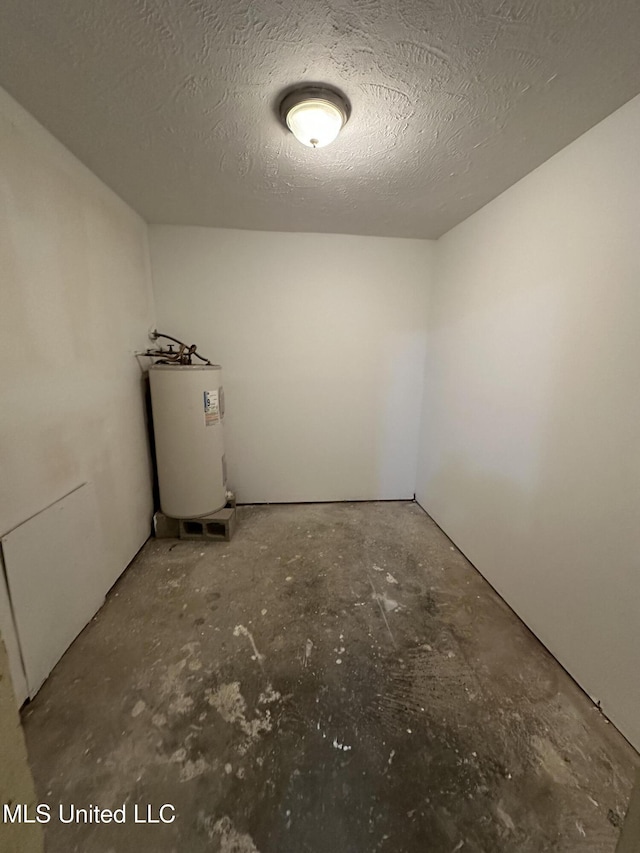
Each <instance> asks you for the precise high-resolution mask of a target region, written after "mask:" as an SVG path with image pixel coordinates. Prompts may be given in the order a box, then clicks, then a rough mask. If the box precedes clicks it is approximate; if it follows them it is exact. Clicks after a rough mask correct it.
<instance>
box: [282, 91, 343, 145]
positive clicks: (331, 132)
mask: <svg viewBox="0 0 640 853" xmlns="http://www.w3.org/2000/svg"><path fill="white" fill-rule="evenodd" d="M286 121H287V127H288V128H289V130H290V131H291V133H293V135H294V136H295V138H296V139H297V140H298V141H299V142H302V144H303V145H307V146H308V147H309V148H324V146H325V145H329V143H330V142H333V140H334V139H335V138H336V137H337V135H338V134H339V133H340V131H341V130H342V126H343V124H344V122H345V116H344V113H343V112H342V111H341V110H340V109H338V107H337V106H335V104H332V103H331V102H330V101H326V100H324V98H309V99H307V100H304V101H302V102H301V103H299V104H296V105H295V106H293V107H291V109H290V110H289V111H288V113H287V116H286Z"/></svg>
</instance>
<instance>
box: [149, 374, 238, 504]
mask: <svg viewBox="0 0 640 853" xmlns="http://www.w3.org/2000/svg"><path fill="white" fill-rule="evenodd" d="M149 382H150V385H151V406H152V409H153V431H154V435H155V443H156V459H157V464H158V482H159V486H160V509H161V510H162V512H163V513H164V514H165V515H168V516H169V517H170V518H199V517H201V516H203V515H209V514H210V513H213V512H217V511H218V510H219V509H222V507H223V506H224V505H225V503H226V480H227V476H226V465H225V458H224V440H223V418H224V392H223V390H222V371H221V368H220V366H219V365H216V364H206V365H196V364H154V365H152V366H151V367H150V368H149Z"/></svg>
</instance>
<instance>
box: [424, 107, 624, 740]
mask: <svg viewBox="0 0 640 853" xmlns="http://www.w3.org/2000/svg"><path fill="white" fill-rule="evenodd" d="M639 139H640V97H639V98H636V99H634V100H633V101H631V102H630V103H628V104H627V105H626V106H624V107H623V108H622V109H620V110H618V111H617V112H616V113H614V114H613V115H612V116H610V117H609V118H607V119H606V120H605V121H603V122H602V123H601V124H599V125H597V126H596V127H595V128H593V129H592V130H590V131H589V132H588V133H586V134H585V135H584V136H582V137H581V138H580V139H578V140H577V141H576V142H574V143H573V144H571V145H570V146H568V147H567V148H566V149H564V150H563V151H561V152H560V153H559V154H557V155H556V156H555V157H553V158H552V159H551V160H549V161H548V162H547V163H545V164H544V165H543V166H541V167H540V168H539V169H537V170H536V171H535V172H533V173H532V174H530V175H529V176H528V177H526V178H525V179H524V180H522V181H520V182H519V183H518V184H516V185H515V186H513V187H512V188H511V189H509V190H508V191H507V192H505V193H504V194H503V195H502V196H500V197H499V198H498V199H496V200H495V201H493V202H492V203H491V204H489V205H487V206H486V207H485V208H484V209H483V210H481V211H479V212H478V213H476V214H475V215H474V216H472V217H470V218H469V219H468V220H466V222H464V223H462V224H461V225H459V226H458V227H457V228H455V229H453V230H452V231H451V232H449V233H448V234H447V235H445V236H444V237H442V238H441V239H440V240H439V242H438V244H437V249H436V269H435V278H434V285H433V288H432V292H431V298H430V304H429V335H428V348H427V359H426V371H425V396H424V410H423V421H422V433H421V463H420V469H419V473H418V486H417V496H418V500H419V501H420V503H421V504H422V506H424V508H425V509H426V510H427V512H429V513H430V514H431V515H432V516H433V518H434V519H435V520H436V521H437V522H438V524H440V525H441V526H442V527H443V528H444V530H445V531H446V532H447V533H448V534H449V536H451V538H452V539H453V540H454V542H456V544H457V545H458V546H459V547H460V548H461V549H462V550H463V551H464V553H465V554H466V555H467V557H468V558H469V559H470V560H471V561H472V562H473V563H474V564H475V565H476V566H477V568H478V569H479V570H480V571H481V572H482V573H483V574H484V575H485V576H486V577H487V579H488V580H489V581H490V582H491V583H492V584H493V585H494V586H495V587H496V588H497V590H498V591H499V592H500V593H501V594H502V595H503V596H504V598H505V599H506V600H507V602H508V603H509V604H510V605H511V606H512V607H513V608H514V609H515V610H516V612H517V613H518V614H519V615H520V616H521V617H522V618H523V619H524V621H525V622H526V623H527V624H528V625H529V626H530V628H531V629H532V630H533V631H534V633H535V634H537V636H538V637H539V638H540V639H541V640H542V641H543V643H545V645H546V646H547V647H548V648H549V649H550V650H551V651H552V652H553V654H554V655H555V656H556V657H557V658H558V660H559V661H560V662H561V663H562V664H563V665H564V666H565V667H566V668H567V669H568V671H569V672H570V673H571V674H572V675H573V676H574V677H575V678H576V680H577V681H578V682H579V683H580V684H581V685H582V687H583V688H584V689H585V690H586V691H587V692H588V693H589V694H590V695H591V696H592V697H594V698H595V699H596V700H600V701H601V702H602V707H603V709H604V711H605V713H606V714H608V715H609V717H610V718H611V719H612V721H613V722H614V723H615V724H616V725H617V726H618V728H619V729H620V730H621V731H622V732H623V734H625V735H626V736H627V737H628V738H629V739H630V740H631V741H632V742H633V743H634V744H635V745H636V747H640V714H639V713H638V709H639V708H640V677H639V670H638V649H639V648H640V618H639V614H640V557H639V555H640V524H639V523H638V519H639V518H640V393H639V389H640V251H639V246H640V169H639V168H638V140H639ZM523 678H526V673H523Z"/></svg>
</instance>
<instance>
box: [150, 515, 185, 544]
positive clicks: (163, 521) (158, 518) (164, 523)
mask: <svg viewBox="0 0 640 853" xmlns="http://www.w3.org/2000/svg"><path fill="white" fill-rule="evenodd" d="M153 532H154V533H155V537H156V539H177V538H178V537H179V536H180V523H179V522H178V519H177V518H169V516H168V515H165V514H164V513H163V512H157V513H156V514H155V515H154V516H153Z"/></svg>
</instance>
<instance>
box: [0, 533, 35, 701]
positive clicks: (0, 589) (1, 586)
mask: <svg viewBox="0 0 640 853" xmlns="http://www.w3.org/2000/svg"><path fill="white" fill-rule="evenodd" d="M0 639H1V640H2V641H3V642H4V645H5V648H6V650H7V659H8V662H9V672H10V673H11V681H12V683H13V693H14V696H15V697H16V702H17V703H18V707H20V706H21V705H22V704H23V703H24V702H25V701H26V699H27V698H28V696H29V690H28V688H27V678H26V675H25V672H24V666H23V664H22V657H21V655H20V645H19V643H18V635H17V633H16V626H15V622H14V619H13V613H12V612H11V602H10V601H9V590H8V589H7V578H6V572H5V568H4V561H3V559H2V548H1V547H0Z"/></svg>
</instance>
